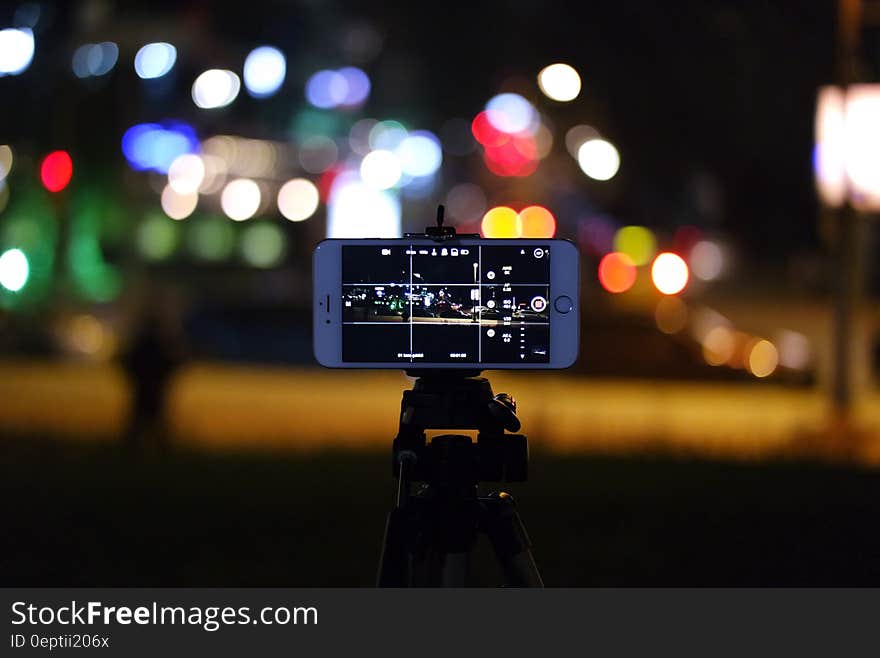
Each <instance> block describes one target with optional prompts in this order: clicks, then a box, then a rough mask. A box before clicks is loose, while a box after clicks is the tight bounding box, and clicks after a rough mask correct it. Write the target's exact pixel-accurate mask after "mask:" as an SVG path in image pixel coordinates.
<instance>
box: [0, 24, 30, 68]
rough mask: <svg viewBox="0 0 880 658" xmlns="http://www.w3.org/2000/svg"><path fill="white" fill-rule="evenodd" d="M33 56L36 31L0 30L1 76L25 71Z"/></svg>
mask: <svg viewBox="0 0 880 658" xmlns="http://www.w3.org/2000/svg"><path fill="white" fill-rule="evenodd" d="M33 58H34V33H33V32H32V31H31V30H29V29H21V30H17V29H14V28H7V29H5V30H0V76H4V75H18V74H19V73H22V72H24V70H25V69H27V67H28V66H30V64H31V60H33Z"/></svg>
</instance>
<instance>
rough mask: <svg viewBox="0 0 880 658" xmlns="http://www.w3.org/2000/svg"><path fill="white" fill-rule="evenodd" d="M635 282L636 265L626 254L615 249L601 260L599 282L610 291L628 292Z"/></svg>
mask: <svg viewBox="0 0 880 658" xmlns="http://www.w3.org/2000/svg"><path fill="white" fill-rule="evenodd" d="M635 282H636V266H635V265H634V264H633V262H632V259H631V258H630V257H629V256H627V255H626V254H622V253H620V252H619V251H614V252H611V253H610V254H606V256H605V257H604V258H603V259H602V260H601V261H599V283H601V284H602V287H603V288H605V290H607V291H608V292H614V293H619V292H626V291H627V290H629V289H630V288H632V287H633V284H634V283H635Z"/></svg>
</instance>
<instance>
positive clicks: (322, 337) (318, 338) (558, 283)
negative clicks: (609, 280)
mask: <svg viewBox="0 0 880 658" xmlns="http://www.w3.org/2000/svg"><path fill="white" fill-rule="evenodd" d="M390 242H393V243H397V244H399V245H410V244H411V245H415V246H423V245H432V246H437V245H438V244H440V243H438V241H436V240H432V239H430V238H392V239H342V238H329V239H326V240H323V241H321V242H320V243H319V244H318V246H317V247H315V251H314V255H313V271H312V273H313V282H314V283H313V285H314V294H313V300H314V318H313V340H312V344H313V348H314V354H315V359H316V360H317V361H318V363H320V364H321V365H322V366H326V367H328V368H357V369H365V368H370V369H394V370H408V369H412V368H417V369H419V370H435V369H436V370H441V369H450V370H470V369H477V370H545V369H561V368H568V367H569V366H571V365H572V364H573V363H574V362H575V361H576V360H577V355H578V349H579V345H580V340H579V339H580V295H579V292H580V290H579V288H580V257H579V254H578V250H577V247H575V245H574V244H572V243H571V242H570V241H569V240H561V239H549V238H548V239H511V240H507V239H494V238H492V239H490V238H464V237H457V238H453V239H449V240H444V241H442V244H443V246H447V247H449V246H464V247H470V246H473V245H478V244H483V245H485V244H487V243H489V244H493V245H499V246H505V245H514V246H532V245H533V246H541V245H547V244H549V245H550V247H551V253H552V257H551V259H550V291H551V296H552V299H551V300H550V361H549V363H479V362H473V361H471V362H456V363H424V362H419V363H414V364H408V363H401V362H390V363H389V362H363V361H357V362H355V361H343V360H342V302H341V300H342V247H343V246H345V245H359V246H373V245H375V246H381V245H385V244H388V243H390ZM562 296H566V297H568V298H569V299H570V300H571V303H572V309H571V311H569V312H568V313H560V312H559V311H558V310H557V308H556V300H557V299H558V298H559V297H562ZM328 302H329V311H328ZM334 302H336V303H334Z"/></svg>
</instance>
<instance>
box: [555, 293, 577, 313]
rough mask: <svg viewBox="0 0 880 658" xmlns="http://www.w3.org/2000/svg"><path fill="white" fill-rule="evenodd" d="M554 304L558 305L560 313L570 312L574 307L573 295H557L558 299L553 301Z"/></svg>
mask: <svg viewBox="0 0 880 658" xmlns="http://www.w3.org/2000/svg"><path fill="white" fill-rule="evenodd" d="M553 306H554V307H556V310H557V311H558V312H560V313H568V312H569V311H571V309H573V308H574V304H573V303H572V301H571V297H569V296H568V295H560V296H559V297H557V298H556V301H555V302H553Z"/></svg>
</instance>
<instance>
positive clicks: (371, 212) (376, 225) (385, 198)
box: [327, 172, 401, 238]
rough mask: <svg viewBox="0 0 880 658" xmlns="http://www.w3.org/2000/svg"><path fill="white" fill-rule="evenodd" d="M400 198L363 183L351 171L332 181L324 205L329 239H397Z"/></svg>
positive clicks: (399, 228)
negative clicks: (326, 201) (326, 204)
mask: <svg viewBox="0 0 880 658" xmlns="http://www.w3.org/2000/svg"><path fill="white" fill-rule="evenodd" d="M400 234H401V224H400V201H399V200H398V199H397V197H396V196H395V195H393V194H391V193H390V192H387V191H384V190H378V189H376V188H374V187H370V186H369V185H366V184H365V183H364V182H363V181H361V180H360V178H359V177H358V175H357V174H356V173H354V172H346V173H344V174H340V175H339V176H338V177H337V178H336V180H335V181H334V182H333V187H332V188H331V191H330V201H329V203H328V207H327V237H328V238H369V237H374V238H399V237H400Z"/></svg>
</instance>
